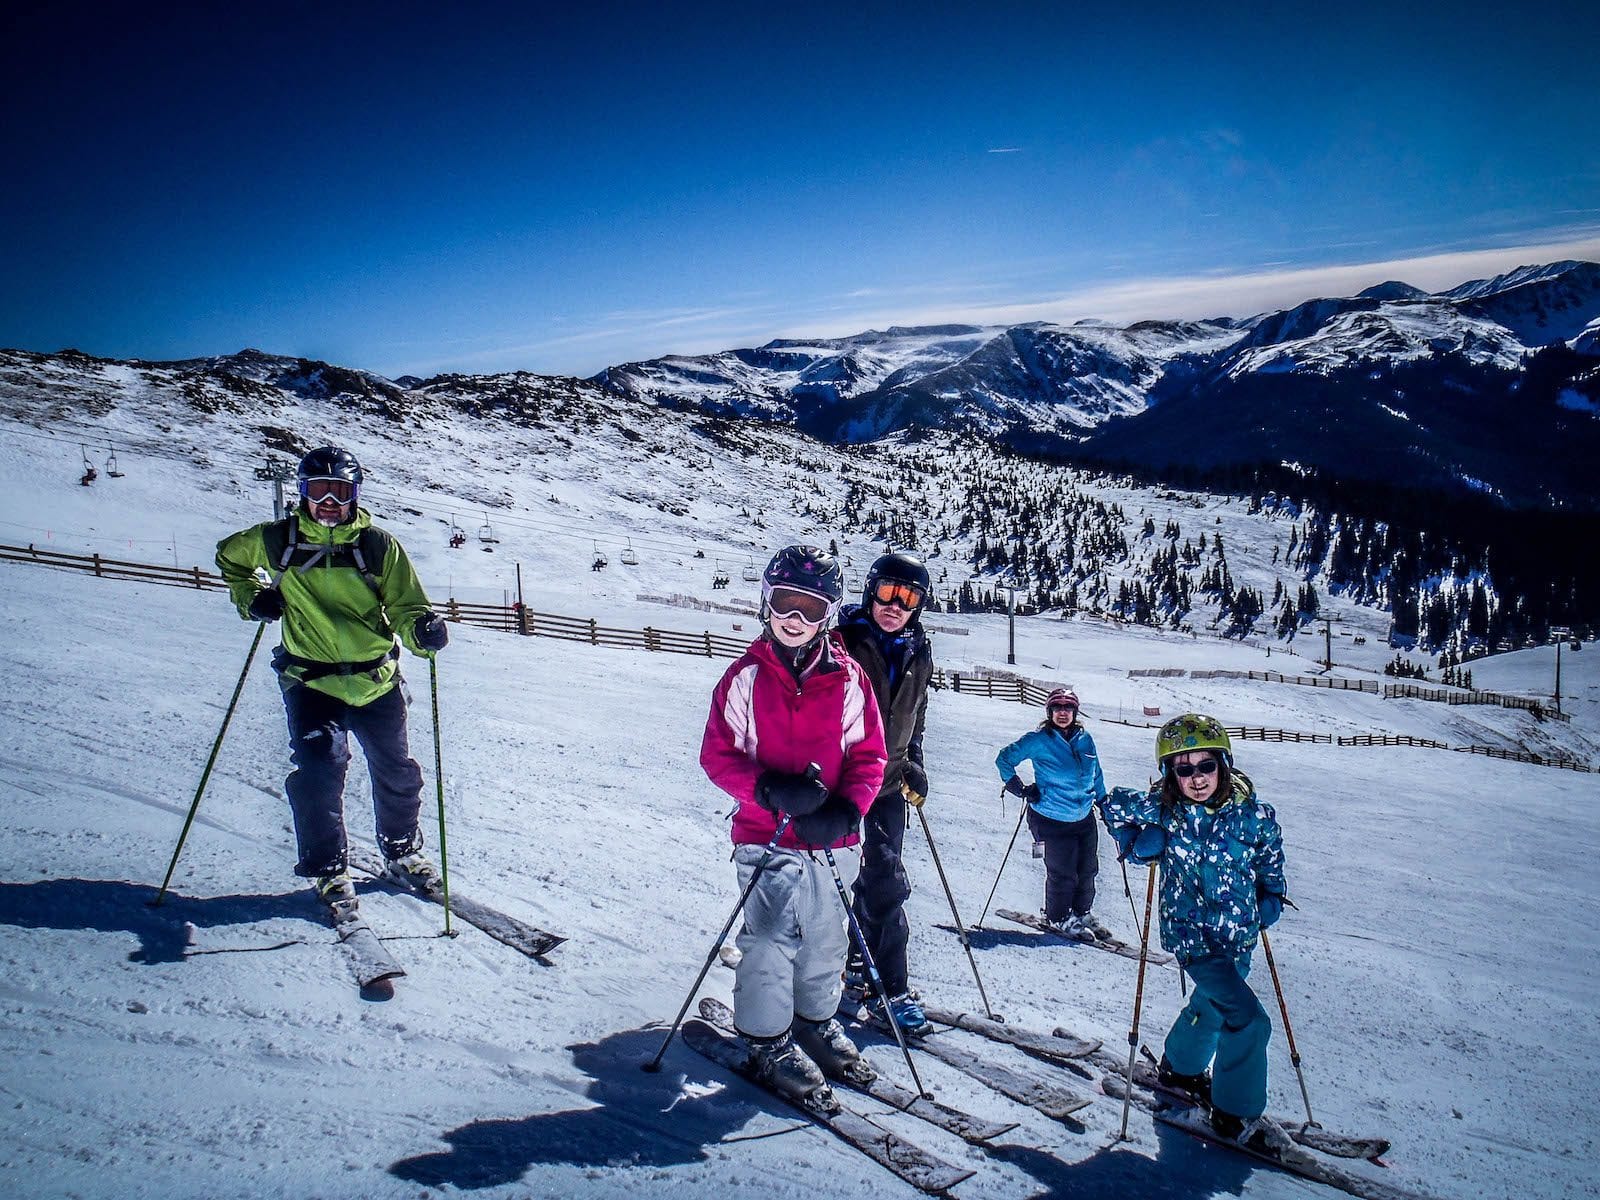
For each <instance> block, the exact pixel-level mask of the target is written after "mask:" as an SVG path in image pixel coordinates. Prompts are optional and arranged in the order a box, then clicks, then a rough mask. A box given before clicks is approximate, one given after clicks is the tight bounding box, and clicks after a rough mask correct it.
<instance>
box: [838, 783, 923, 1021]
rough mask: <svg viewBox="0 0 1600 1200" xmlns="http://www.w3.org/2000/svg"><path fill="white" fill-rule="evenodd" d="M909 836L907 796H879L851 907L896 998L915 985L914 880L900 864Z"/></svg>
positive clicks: (853, 954) (857, 953) (853, 952)
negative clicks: (911, 952) (909, 954)
mask: <svg viewBox="0 0 1600 1200" xmlns="http://www.w3.org/2000/svg"><path fill="white" fill-rule="evenodd" d="M905 836H906V801H905V797H904V796H902V795H901V794H900V792H899V791H898V789H897V790H896V791H895V792H894V794H892V795H888V796H879V797H878V799H877V801H876V802H875V803H874V804H873V806H872V807H871V808H869V809H868V810H867V815H866V819H865V820H863V821H862V823H861V871H860V873H859V874H858V875H857V876H856V886H855V897H854V900H853V901H852V903H851V908H853V909H854V910H855V914H856V920H857V921H858V922H860V924H861V932H862V934H863V936H864V937H865V938H866V941H867V948H868V949H869V950H871V951H872V961H873V962H874V963H876V964H877V967H878V974H880V975H881V976H883V986H884V990H885V991H887V992H888V994H889V995H890V996H891V997H893V996H898V995H900V994H901V993H902V992H904V991H905V990H906V988H907V987H908V986H909V985H910V979H909V975H908V972H909V970H910V968H909V967H907V965H906V944H907V942H908V941H909V940H910V937H911V926H910V923H909V922H908V921H907V920H906V911H905V903H906V900H907V898H908V897H909V896H910V895H911V881H910V880H909V879H907V878H906V869H905V865H904V864H903V863H902V862H901V861H900V848H901V846H902V845H903V844H904V842H905ZM850 961H851V964H852V965H855V964H858V963H860V962H861V949H860V947H859V946H855V945H852V946H851V947H850ZM863 966H864V964H863Z"/></svg>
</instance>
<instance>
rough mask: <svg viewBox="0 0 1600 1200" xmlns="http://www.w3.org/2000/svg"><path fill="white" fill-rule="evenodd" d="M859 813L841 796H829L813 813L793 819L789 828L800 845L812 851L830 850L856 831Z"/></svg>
mask: <svg viewBox="0 0 1600 1200" xmlns="http://www.w3.org/2000/svg"><path fill="white" fill-rule="evenodd" d="M860 822H861V813H860V812H859V811H857V809H856V806H855V805H854V804H851V803H850V801H848V800H846V799H845V798H844V797H843V796H829V797H828V799H827V801H826V802H825V803H824V804H823V805H822V807H820V808H818V809H817V810H816V811H815V812H811V813H807V814H806V815H805V816H797V817H795V819H794V821H793V823H792V824H791V825H790V826H789V828H790V829H792V830H794V836H795V837H796V838H798V839H799V841H800V843H801V844H802V845H804V846H808V847H810V848H811V849H813V850H823V849H828V850H831V849H832V848H833V847H835V846H837V845H838V844H839V843H840V842H842V841H844V839H845V838H847V837H849V836H850V835H851V834H852V833H854V832H855V831H856V826H857V825H858V824H860Z"/></svg>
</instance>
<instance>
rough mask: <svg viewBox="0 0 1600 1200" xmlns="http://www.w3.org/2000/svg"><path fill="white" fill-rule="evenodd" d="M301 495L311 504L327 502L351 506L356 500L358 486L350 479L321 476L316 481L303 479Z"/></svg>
mask: <svg viewBox="0 0 1600 1200" xmlns="http://www.w3.org/2000/svg"><path fill="white" fill-rule="evenodd" d="M300 494H301V495H302V496H304V497H305V499H306V500H307V501H308V502H309V503H311V504H321V503H323V502H324V501H327V500H332V501H334V502H335V503H337V504H349V503H350V502H351V501H352V500H354V499H355V498H356V485H355V483H354V482H353V481H351V480H349V479H338V478H333V477H328V476H319V477H318V478H315V479H302V480H301V481H300Z"/></svg>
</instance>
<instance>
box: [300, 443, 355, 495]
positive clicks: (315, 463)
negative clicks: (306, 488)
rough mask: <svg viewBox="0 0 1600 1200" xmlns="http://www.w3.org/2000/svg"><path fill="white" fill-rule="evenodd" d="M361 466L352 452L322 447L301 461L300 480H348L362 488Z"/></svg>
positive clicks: (334, 447) (332, 447) (338, 448)
mask: <svg viewBox="0 0 1600 1200" xmlns="http://www.w3.org/2000/svg"><path fill="white" fill-rule="evenodd" d="M362 478H363V476H362V472H361V464H360V463H358V462H357V461H356V456H355V455H354V454H351V453H350V451H348V450H345V449H342V448H340V447H338V446H321V447H318V448H317V449H315V450H313V451H311V452H310V453H309V454H307V455H306V456H305V457H304V458H302V459H301V460H300V480H301V482H304V481H305V480H307V479H348V480H349V481H350V482H351V483H353V484H356V485H357V486H360V483H361V480H362Z"/></svg>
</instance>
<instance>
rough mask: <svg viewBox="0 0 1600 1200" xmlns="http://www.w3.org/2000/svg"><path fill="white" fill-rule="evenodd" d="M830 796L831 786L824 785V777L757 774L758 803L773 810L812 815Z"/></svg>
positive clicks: (794, 815)
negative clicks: (829, 788)
mask: <svg viewBox="0 0 1600 1200" xmlns="http://www.w3.org/2000/svg"><path fill="white" fill-rule="evenodd" d="M827 798H828V789H827V788H825V787H823V786H822V781H821V780H820V779H814V778H812V777H811V776H810V775H791V774H790V773H789V772H787V771H763V772H761V774H760V775H759V776H757V777H756V803H757V804H759V805H761V807H762V808H764V809H766V810H767V811H768V812H771V813H779V812H786V813H788V814H789V815H790V816H791V817H805V816H810V815H811V814H812V813H814V812H816V811H817V809H819V808H821V807H822V802H823V801H824V800H826V799H827ZM796 824H797V825H798V824H799V822H796Z"/></svg>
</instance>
